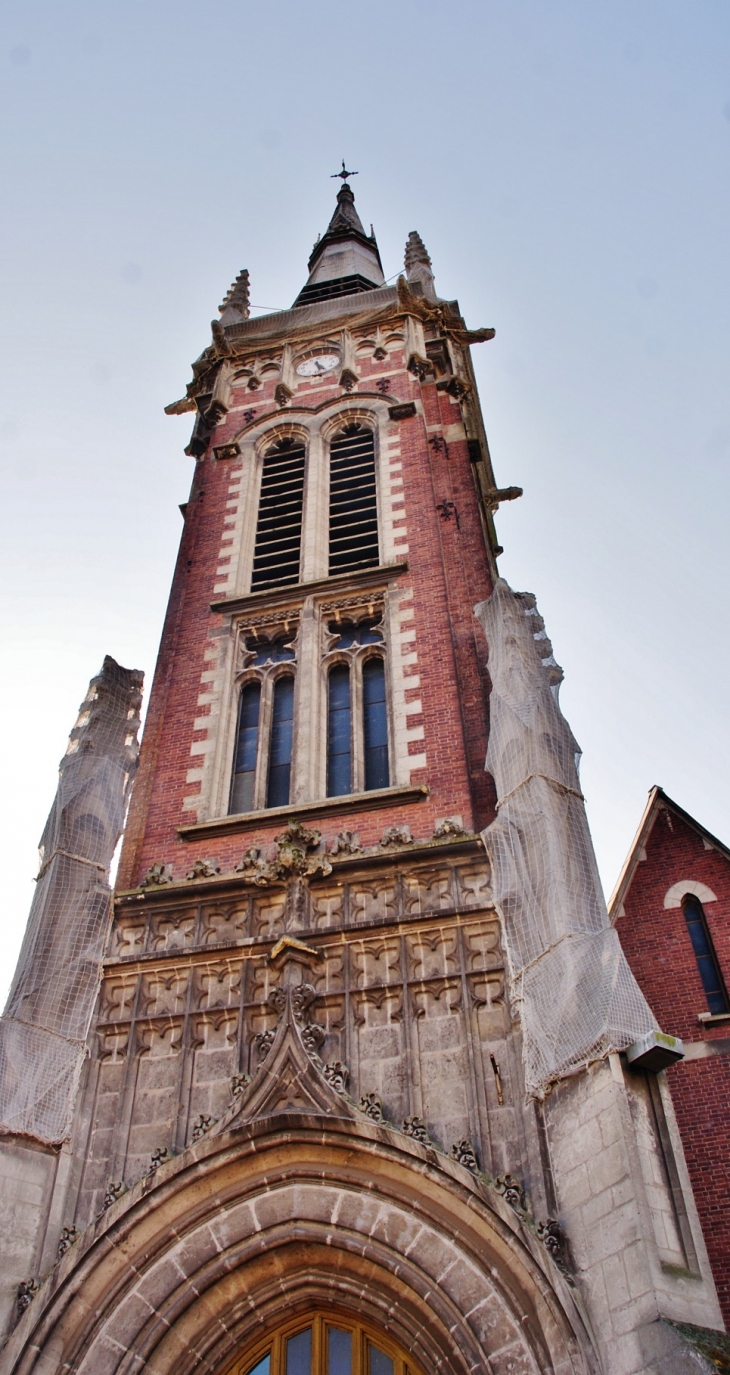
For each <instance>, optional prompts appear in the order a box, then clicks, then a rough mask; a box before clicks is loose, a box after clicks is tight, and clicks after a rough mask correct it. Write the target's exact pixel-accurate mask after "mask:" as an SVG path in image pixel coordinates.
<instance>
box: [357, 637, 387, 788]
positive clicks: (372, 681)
mask: <svg viewBox="0 0 730 1375" xmlns="http://www.w3.org/2000/svg"><path fill="white" fill-rule="evenodd" d="M362 724H363V736H364V745H365V748H364V755H365V791H366V792H370V790H371V789H372V788H387V786H388V779H389V774H388V716H387V707H386V701H385V664H384V663H383V660H382V659H367V660H366V662H365V664H364V665H363V670H362Z"/></svg>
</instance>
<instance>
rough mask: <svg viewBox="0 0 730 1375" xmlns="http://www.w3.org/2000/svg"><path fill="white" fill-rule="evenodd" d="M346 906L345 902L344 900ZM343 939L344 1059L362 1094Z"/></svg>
mask: <svg viewBox="0 0 730 1375" xmlns="http://www.w3.org/2000/svg"><path fill="white" fill-rule="evenodd" d="M343 907H344V902H343ZM340 939H341V940H342V950H343V958H342V973H343V983H344V986H345V1028H344V1031H345V1035H344V1047H343V1049H344V1055H343V1059H344V1061H345V1064H346V1065H347V1068H348V1070H349V1071H350V1091H351V1092H352V1091H353V1086H354V1085H357V1095H358V1097H359V1096H360V1056H359V1048H358V1040H357V1036H356V1035H355V1034H354V1022H353V1015H352V966H351V962H350V942H349V941H348V940H345V939H344V938H343V937H342V936H340Z"/></svg>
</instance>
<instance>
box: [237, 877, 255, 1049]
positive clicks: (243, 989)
mask: <svg viewBox="0 0 730 1375" xmlns="http://www.w3.org/2000/svg"><path fill="white" fill-rule="evenodd" d="M252 916H253V898H249V900H248V920H247V926H248V927H249V929H250V926H251V919H252ZM250 969H251V960H250V957H249V956H248V954H247V953H246V952H245V951H244V952H243V960H242V962H241V978H240V980H239V985H238V1029H237V1032H236V1069H235V1073H236V1074H242V1073H243V1072H244V1071H245V1068H246V1067H245V1065H244V1063H243V1057H244V1053H245V1046H244V1042H243V1033H244V1026H245V1015H244V1013H245V1007H246V996H247V993H248V985H249V982H250V979H251V977H252V976H251V973H250Z"/></svg>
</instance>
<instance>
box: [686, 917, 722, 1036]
mask: <svg viewBox="0 0 730 1375" xmlns="http://www.w3.org/2000/svg"><path fill="white" fill-rule="evenodd" d="M682 911H683V912H684V919H685V921H686V923H687V930H688V931H689V938H690V940H691V942H692V949H693V951H694V956H695V959H696V961H697V968H698V970H699V974H700V978H701V980H702V987H703V988H704V990H705V997H706V998H707V1006H708V1007H709V1009H710V1012H711V1014H712V1015H713V1016H714V1017H716V1016H721V1015H722V1014H723V1013H724V1012H730V1003H729V1002H728V996H727V989H726V988H725V981H724V979H723V977H722V973H721V972H720V966H719V964H718V963H717V956H716V954H715V950H714V947H713V944H712V937H711V936H710V932H709V930H708V928H707V918H706V917H705V909H704V908H703V906H702V903H701V902H700V900H699V898H697V897H695V895H694V893H685V896H684V897H683V899H682Z"/></svg>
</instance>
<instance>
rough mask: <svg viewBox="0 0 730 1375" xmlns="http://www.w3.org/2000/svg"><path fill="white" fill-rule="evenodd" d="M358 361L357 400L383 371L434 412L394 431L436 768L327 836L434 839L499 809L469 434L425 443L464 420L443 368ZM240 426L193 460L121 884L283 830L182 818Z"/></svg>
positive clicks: (262, 400) (406, 581) (224, 864)
mask: <svg viewBox="0 0 730 1375" xmlns="http://www.w3.org/2000/svg"><path fill="white" fill-rule="evenodd" d="M358 368H359V371H360V385H359V388H358V392H357V393H353V397H355V396H357V395H358V394H361V393H363V392H365V393H369V394H370V395H371V396H377V397H378V399H379V400H382V397H381V396H380V393H379V392H378V391H376V389H375V385H374V384H375V382H376V380H377V378H378V377H387V378H388V379H389V382H388V392H389V395H390V396H391V397H397V398H398V399H399V400H402V401H409V400H414V399H417V398H418V399H420V400H421V401H422V404H423V408H424V416H422V415H420V414H419V415H416V416H414V417H413V418H411V419H407V420H405V421H400V422H394V432H395V425H396V424H397V426H398V433H399V437H400V441H401V459H402V463H403V472H402V476H403V484H404V488H403V490H404V498H405V512H404V514H405V517H406V524H407V532H408V548H409V553H408V556H407V557H408V563H409V571H408V573H407V574H405V575H404V576H403V577H402V578H401V579H400V585H401V586H403V587H412V588H413V589H414V603H413V604H414V612H415V633H416V647H417V651H418V665H417V669H416V671H417V673H418V675H419V678H420V686H419V688H418V690H417V691H414V693H413V697H414V698H415V697H419V698H420V699H421V701H422V703H423V716H422V718H417V717H411V718H409V722H408V724H409V725H417V724H423V727H424V731H425V740H424V741H414V742H412V745H411V752H412V753H414V754H417V753H421V752H422V751H424V750H425V752H426V757H427V768H426V769H424V770H419V771H417V772H414V773H412V775H411V782H412V784H419V783H425V784H427V785H428V788H429V789H430V795H429V797H428V799H427V800H426V801H424V802H419V803H411V804H409V805H402V806H398V807H397V808H389V809H387V810H377V811H363V812H362V813H353V814H351V815H346V814H343V813H339V814H338V815H337V816H336V817H331V818H326V819H323V821H322V823H321V824H320V829H321V830H322V832H323V834H324V835H325V837H326V838H327V837H329V836H330V834H331V836H332V837H333V838H334V836H335V835H336V834H337V832H338V831H340V830H342V829H343V828H346V829H349V830H355V831H358V832H359V833H360V837H361V842H362V844H363V845H365V846H367V845H372V844H377V842H378V840H379V839H380V836H381V835H382V833H383V831H384V829H385V827H386V826H390V825H394V824H399V825H404V824H407V825H410V827H411V830H412V833H413V835H414V837H415V838H416V839H426V838H428V837H430V836H431V834H432V832H433V828H434V822H435V820H436V818H438V817H443V816H446V815H451V814H455V813H458V814H461V816H462V818H463V822H464V825H465V826H466V827H467V828H472V827H473V828H474V829H481V828H483V827H484V826H485V825H487V824H488V822H489V821H490V820H491V819H492V817H493V815H494V794H493V785H492V781H491V779H490V777H489V776H488V775H487V774H485V772H484V760H485V756H486V749H487V721H488V708H487V690H488V687H487V685H488V677H487V669H486V658H487V652H486V643H485V641H484V636H483V633H482V631H481V628H480V626H479V624H478V622H477V621H476V618H475V617H474V615H473V607H474V605H475V603H476V602H477V601H480V600H482V599H483V598H484V597H486V596H488V595H489V592H490V590H491V580H490V570H489V561H488V557H487V552H486V547H485V537H484V533H483V526H482V520H481V515H480V509H479V500H478V496H477V491H476V483H475V480H474V473H473V468H472V465H471V463H470V460H469V453H468V447H467V444H466V441H461V442H451V443H449V444H448V448H446V446H443V445H442V446H441V447H439V446H434V445H431V444H429V442H428V440H429V438H431V437H433V436H434V435H438V434H439V432H440V429H441V428H442V427H445V426H453V425H454V424H456V423H458V422H459V421H460V420H461V410H460V407H459V405H458V404H457V403H455V402H454V401H453V400H452V398H451V397H450V396H449V395H448V394H447V393H445V392H440V391H438V390H437V389H436V386H435V382H434V379H431V380H430V381H426V382H425V383H423V384H421V383H419V382H418V380H417V379H416V378H415V377H414V376H413V375H412V374H411V373H409V372H408V371H407V370H406V367H405V358H404V355H403V353H402V351H401V352H400V353H398V354H397V355H395V356H394V355H393V354H392V353H391V355H390V356H389V358H388V359H387V360H383V361H382V362H376V361H375V360H372V359H363V360H358ZM371 378H372V380H371ZM273 389H274V381H271V382H266V383H265V385H264V386H263V387H262V388H261V389H260V390H258V391H256V392H255V394H253V395H252V398H251V406H252V408H253V409H255V411H256V419H257V420H260V419H262V418H263V417H264V416H266V415H267V414H270V413H271V412H273V411H274V410H276V409H277V408H276V405H275V402H274V398H273ZM337 395H343V393H342V392H341V389H340V388H339V386H338V385H337V382H336V379H335V380H330V381H329V382H326V383H324V384H320V385H319V386H318V388H317V393H316V397H315V396H313V397H312V398H311V400H310V396H309V394H308V393H305V394H304V395H303V396H302V398H301V399H302V401H303V403H304V404H305V405H312V404H315V405H321V404H322V402H323V401H326V400H327V399H329V397H330V396H337ZM241 425H242V418H241V415H240V413H237V414H234V415H232V416H230V417H226V418H225V419H224V420H223V422H222V423H221V424H220V425H219V426H218V427H217V428H216V430H215V431H214V434H213V436H212V437H211V440H210V445H209V448H208V451H207V454H206V455H205V457H203V458H202V459H200V460H199V461H198V463H197V466H196V472H195V475H194V479H193V485H192V490H191V495H190V502H189V504H188V509H187V515H186V520H185V530H184V534H183V538H182V543H181V547H180V554H179V557H178V563H177V568H176V571H175V577H174V581H173V587H172V592H171V597H170V603H169V607H168V612H167V617H166V621H165V627H164V631H163V637H162V643H161V647H160V657H159V661H158V666H157V670H156V674H155V679H154V682H153V687H152V692H151V697H150V707H149V712H148V717H147V723H146V727H145V733H144V739H143V743H142V751H141V758H140V769H139V773H138V776H137V780H136V782H135V787H134V793H133V799H132V805H131V809H130V815H129V820H128V824H127V829H126V834H125V842H124V849H123V853H122V859H121V863H120V869H119V876H118V886H119V888H120V889H123V888H131V887H133V886H134V885H135V884H137V883H139V881H140V880H141V878H142V877H143V876H144V874H145V872H146V870H147V869H148V868H149V866H150V865H151V864H153V863H165V864H172V865H173V866H174V873H175V877H176V878H178V879H179V878H182V877H183V875H184V873H185V871H186V870H187V869H188V868H189V867H190V865H191V864H192V863H193V861H194V860H195V859H196V858H198V857H202V856H205V857H207V856H208V855H211V854H212V855H213V856H214V857H215V858H216V859H217V860H218V863H219V864H220V867H221V869H222V870H223V871H224V872H225V871H226V870H231V869H233V868H234V867H235V864H236V863H237V862H238V860H239V859H240V857H241V854H242V852H243V851H244V850H245V849H247V848H248V847H249V846H250V845H259V846H262V845H266V844H268V843H269V842H270V841H271V840H272V839H273V837H274V836H275V835H276V834H277V832H278V831H280V830H281V824H282V823H281V821H280V820H278V821H276V822H275V823H273V824H272V823H269V824H268V825H266V824H262V825H261V826H257V827H255V828H252V829H251V830H248V831H246V832H237V833H236V834H234V835H228V836H225V837H216V838H215V840H211V839H202V840H197V839H196V840H185V841H183V840H181V839H180V837H179V836H178V834H177V827H178V826H180V825H184V824H189V823H190V821H191V820H192V819H193V818H192V817H191V814H190V812H189V811H187V812H186V811H183V809H182V804H183V798H184V797H190V796H191V795H192V794H194V792H195V785H191V784H190V783H189V782H187V781H186V775H187V772H188V770H189V769H190V768H191V765H193V764H195V763H196V762H197V761H196V760H195V759H191V756H190V745H191V743H192V741H193V740H194V739H196V738H201V737H202V736H204V735H205V732H197V733H196V732H195V731H194V727H193V722H194V720H195V718H196V717H197V718H200V717H201V716H204V715H206V713H207V711H208V708H205V707H200V706H199V705H198V696H199V694H200V675H201V672H202V671H203V669H204V668H205V667H206V664H205V663H204V653H205V650H206V648H207V647H208V645H209V644H210V640H209V634H210V631H211V628H213V627H214V626H215V625H218V624H220V621H221V617H220V615H215V614H214V613H212V612H211V610H210V602H211V601H212V600H213V599H214V597H215V595H216V594H215V593H214V585H215V584H216V582H219V581H220V578H219V576H217V574H216V569H217V568H218V567H219V566H220V551H221V544H222V542H223V541H224V540H225V539H226V533H225V532H224V528H223V527H224V521H225V520H226V518H227V517H230V510H229V509H228V508H227V504H226V503H227V502H228V500H229V491H228V488H229V482H230V474H231V463H230V462H229V461H225V460H224V461H219V460H216V459H215V458H214V457H213V456H212V454H213V445H215V446H216V447H217V446H219V445H221V444H225V443H226V442H227V441H229V440H230V439H232V438H233V437H234V435H235V434H236V433H237V431H238V430H240V428H241ZM444 501H450V502H453V503H454V505H455V507H456V511H457V512H458V518H459V519H458V525H457V521H456V518H455V516H454V515H452V518H451V519H450V520H448V521H447V520H443V519H442V518H441V516H440V515H439V512H438V510H437V509H436V508H437V507H438V505H439V503H442V502H444ZM407 672H408V669H407V668H406V673H407ZM262 820H263V819H262ZM315 824H317V823H316V822H315Z"/></svg>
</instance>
